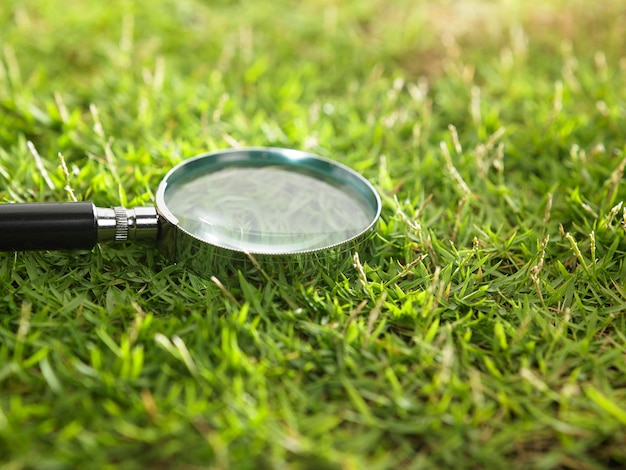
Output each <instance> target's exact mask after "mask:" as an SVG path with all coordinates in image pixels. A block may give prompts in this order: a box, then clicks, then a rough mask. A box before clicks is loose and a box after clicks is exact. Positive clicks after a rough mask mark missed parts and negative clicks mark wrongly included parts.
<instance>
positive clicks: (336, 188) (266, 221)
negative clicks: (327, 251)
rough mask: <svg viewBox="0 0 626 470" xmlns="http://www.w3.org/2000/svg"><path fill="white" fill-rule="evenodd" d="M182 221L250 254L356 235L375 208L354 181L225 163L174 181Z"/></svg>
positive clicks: (173, 206) (173, 205)
mask: <svg viewBox="0 0 626 470" xmlns="http://www.w3.org/2000/svg"><path fill="white" fill-rule="evenodd" d="M164 198H165V203H166V205H167V207H168V208H169V210H170V211H171V212H172V214H173V215H174V216H176V218H177V219H178V221H179V226H180V227H181V228H182V229H184V230H185V231H187V232H188V233H190V234H192V235H193V236H195V237H197V238H199V239H201V240H203V241H206V242H208V243H211V244H214V245H217V246H221V247H223V248H230V249H233V250H238V251H247V252H250V253H267V254H281V253H297V252H303V251H309V250H316V249H320V248H325V247H329V246H332V245H335V244H338V243H342V242H344V241H346V240H348V239H350V238H352V237H355V236H357V235H358V234H360V233H361V232H362V231H363V230H365V229H366V228H367V227H368V226H369V225H370V223H371V222H372V220H373V219H374V217H375V216H376V213H375V210H374V209H373V208H372V207H371V206H370V204H368V202H367V201H366V200H365V199H364V197H363V196H362V195H361V194H359V193H358V192H357V191H356V190H355V189H353V188H352V187H351V186H350V185H347V184H343V183H342V182H340V181H336V180H335V179H332V178H324V179H322V178H321V177H320V176H319V175H316V174H311V173H309V172H307V171H304V170H302V169H300V168H298V167H294V166H288V165H280V164H278V165H271V166H246V165H239V166H234V167H222V168H220V169H216V170H214V171H212V172H209V173H206V172H198V173H195V174H192V175H190V176H189V177H187V178H185V179H182V180H178V181H176V183H174V184H170V185H168V187H167V189H166V191H165V194H164Z"/></svg>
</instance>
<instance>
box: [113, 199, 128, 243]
mask: <svg viewBox="0 0 626 470" xmlns="http://www.w3.org/2000/svg"><path fill="white" fill-rule="evenodd" d="M113 210H114V211H115V241H116V242H125V241H126V240H128V213H127V212H126V208H125V207H114V208H113Z"/></svg>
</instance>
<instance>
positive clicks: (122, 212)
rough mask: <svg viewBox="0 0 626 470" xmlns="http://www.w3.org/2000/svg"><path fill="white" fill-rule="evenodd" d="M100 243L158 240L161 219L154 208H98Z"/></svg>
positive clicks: (97, 221) (97, 218)
mask: <svg viewBox="0 0 626 470" xmlns="http://www.w3.org/2000/svg"><path fill="white" fill-rule="evenodd" d="M96 223H97V226H98V243H99V242H107V241H115V242H125V241H132V240H146V239H152V240H156V238H157V235H158V230H159V217H158V215H157V211H156V209H155V208H154V207H133V208H132V209H126V208H125V207H113V208H110V207H96Z"/></svg>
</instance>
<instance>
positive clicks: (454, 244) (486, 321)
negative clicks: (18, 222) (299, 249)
mask: <svg viewBox="0 0 626 470" xmlns="http://www.w3.org/2000/svg"><path fill="white" fill-rule="evenodd" d="M625 36H626V9H625V8H624V6H623V2H620V1H618V0H606V1H603V2H592V1H591V0H589V1H582V0H579V1H565V0H562V1H556V0H555V1H551V2H540V1H531V2H524V1H522V0H519V1H509V2H500V3H498V2H480V1H470V0H466V1H458V2H443V1H442V2H430V1H429V2H427V1H419V2H415V1H410V0H398V1H396V2H383V1H378V0H374V1H371V2H363V1H360V0H353V1H352V0H351V1H345V2H339V1H337V2H334V1H332V0H330V1H325V0H315V1H311V2H288V1H286V0H277V1H272V2H263V3H262V4H261V3H259V2H255V3H253V2H235V1H226V0H224V1H220V2H206V3H202V2H199V1H192V0H177V1H170V0H159V1H152V2H125V1H121V0H110V1H108V2H96V1H83V2H78V1H72V2H61V1H43V0H39V1H36V0H32V1H27V2H22V1H17V0H5V1H4V2H3V5H2V7H1V8H0V200H1V201H2V202H13V201H17V202H27V201H67V200H71V199H72V195H73V196H74V197H76V198H77V199H79V200H83V199H85V200H92V201H94V202H95V203H97V204H99V205H103V206H108V205H117V204H126V205H129V206H131V205H136V204H151V202H152V198H153V194H154V193H153V192H154V191H155V189H156V186H157V184H158V182H159V180H160V179H161V178H162V176H163V175H164V174H165V172H166V171H167V170H168V169H169V168H170V167H171V166H172V165H174V164H176V163H177V162H179V161H181V160H182V159H184V158H186V157H190V156H193V155H195V154H198V153H202V152H204V151H208V150H214V149H218V148H225V147H231V146H233V145H272V146H284V147H291V148H298V149H305V150H309V151H313V152H316V153H319V154H322V155H324V156H327V157H330V158H333V159H336V160H338V161H340V162H342V163H345V164H347V165H349V166H351V167H352V168H354V169H356V170H357V171H359V172H360V173H362V174H363V175H365V176H366V177H368V178H369V179H370V180H371V181H372V182H373V183H374V184H375V185H376V186H377V188H378V189H379V190H380V193H381V196H382V198H383V201H384V208H383V214H382V220H381V222H380V226H379V229H378V234H377V238H376V240H375V244H374V248H373V250H372V253H370V254H369V255H367V254H366V253H361V256H360V260H361V261H360V265H357V266H351V267H350V268H349V269H347V270H346V271H345V272H344V276H343V277H340V278H339V279H329V278H324V277H323V276H321V275H319V276H310V277H306V276H304V277H303V276H299V277H296V278H294V279H291V280H284V279H269V280H262V281H259V280H258V279H257V278H256V277H247V276H246V275H243V274H242V275H240V276H236V277H234V278H232V279H220V280H219V282H213V281H211V280H206V279H202V278H199V277H196V276H194V275H192V274H189V273H187V272H186V271H185V270H184V269H182V268H180V267H177V266H171V265H169V264H168V262H167V260H165V259H164V258H163V257H162V256H161V255H160V254H159V253H158V251H157V250H156V249H154V248H152V247H150V246H148V245H146V246H124V247H116V246H112V245H102V246H99V247H97V248H95V249H94V250H93V251H91V252H73V253H72V252H69V253H68V252H48V253H45V252H43V253H17V254H15V253H6V254H1V255H0V466H2V467H3V468H9V469H26V468H54V469H57V468H87V467H89V468H107V467H108V468H139V467H143V468H190V469H191V468H228V467H230V468H264V467H268V468H282V467H288V468H316V469H317V468H344V469H357V468H426V467H438V468H441V467H455V468H459V467H471V468H483V467H484V468H529V467H533V468H572V469H587V468H605V467H610V466H613V467H622V466H625V465H626V361H625V359H626V356H625V352H624V351H625V349H626V316H625V315H624V312H625V311H626V266H625V265H624V261H625V252H626V241H625V240H624V224H625V222H626V212H625V210H624V209H625V208H624V207H623V201H624V199H625V198H626V186H625V185H624V183H623V172H624V167H625V166H626V140H625V136H626V81H625V80H624V75H625V74H626V56H625V55H624V52H625V51H624V47H623V40H624V37H625ZM28 142H31V143H32V148H33V149H36V150H37V151H38V154H39V155H40V156H41V162H42V163H41V164H40V165H39V166H38V162H37V161H36V159H35V158H34V157H33V152H32V149H29V145H28ZM59 154H61V155H62V156H63V161H64V162H65V164H66V166H67V174H66V172H64V170H63V168H62V165H61V160H60V159H59ZM39 167H43V169H44V171H42V170H41V168H39ZM0 236H1V234H0Z"/></svg>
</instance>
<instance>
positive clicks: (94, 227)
mask: <svg viewBox="0 0 626 470" xmlns="http://www.w3.org/2000/svg"><path fill="white" fill-rule="evenodd" d="M97 241H98V222H97V216H96V207H95V206H94V205H93V203H91V202H66V203H32V204H0V251H18V250H66V249H91V248H93V247H94V246H95V245H96V243H97Z"/></svg>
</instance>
